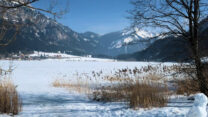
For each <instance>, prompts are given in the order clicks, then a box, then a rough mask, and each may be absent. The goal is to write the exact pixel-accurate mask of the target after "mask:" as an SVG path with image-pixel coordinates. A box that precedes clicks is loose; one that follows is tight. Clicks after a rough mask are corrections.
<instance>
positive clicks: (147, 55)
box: [117, 18, 208, 62]
mask: <svg viewBox="0 0 208 117" xmlns="http://www.w3.org/2000/svg"><path fill="white" fill-rule="evenodd" d="M199 35H200V43H199V47H200V56H201V57H206V56H208V38H207V37H208V18H207V19H205V20H203V21H202V22H201V23H200V28H199ZM191 57H192V54H191V49H190V46H189V42H187V41H186V40H184V39H183V38H181V37H173V36H167V37H165V38H164V39H158V40H156V41H155V42H154V43H152V44H151V45H150V46H149V47H148V48H146V49H145V50H142V51H138V52H135V53H133V54H123V55H119V56H118V57H117V58H118V59H122V60H136V61H164V62H165V61H177V62H179V61H189V60H191Z"/></svg>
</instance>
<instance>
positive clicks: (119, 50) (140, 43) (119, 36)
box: [97, 30, 155, 56]
mask: <svg viewBox="0 0 208 117" xmlns="http://www.w3.org/2000/svg"><path fill="white" fill-rule="evenodd" d="M134 31H135V32H133V31H125V30H123V31H117V32H112V33H108V34H105V35H102V36H100V37H99V38H98V39H97V40H98V41H99V43H100V46H98V48H97V53H102V54H105V55H108V56H117V55H119V54H129V53H133V52H136V51H141V50H144V49H145V48H147V47H148V46H149V45H150V44H151V43H152V42H154V40H155V39H150V37H153V36H154V35H153V34H151V33H148V32H146V31H143V30H142V31H139V30H134Z"/></svg>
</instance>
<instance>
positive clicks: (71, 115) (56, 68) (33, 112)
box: [0, 59, 192, 117]
mask: <svg viewBox="0 0 208 117" xmlns="http://www.w3.org/2000/svg"><path fill="white" fill-rule="evenodd" d="M10 63H11V62H10V61H6V60H1V61H0V66H1V67H2V68H5V69H7V68H8V67H9V64H10ZM149 64H151V65H158V64H161V63H154V62H153V63H147V62H112V61H97V62H92V61H68V60H67V59H61V60H58V59H57V60H56V59H47V60H42V61H13V62H12V65H13V67H14V68H15V69H14V71H13V73H12V74H11V77H12V79H13V81H14V83H15V84H16V85H17V86H18V87H17V90H18V92H19V93H20V96H21V98H22V101H23V111H22V112H21V113H20V115H18V116H19V117H57V116H59V117H83V116H84V117H185V115H186V113H187V112H188V110H189V108H190V107H191V106H192V103H191V102H188V103H187V102H186V101H187V100H186V99H178V100H177V99H175V98H174V99H173V100H172V102H170V103H169V104H168V106H167V107H164V108H153V109H139V110H132V109H129V108H128V106H127V105H126V104H125V103H100V102H94V101H91V100H89V99H88V97H87V96H86V95H83V94H77V93H74V92H70V91H68V90H66V89H62V88H54V87H52V82H53V81H54V80H55V79H57V78H59V77H66V78H69V79H71V80H73V79H75V75H74V74H76V73H77V72H79V73H80V74H81V73H86V74H88V73H91V72H92V71H100V70H102V71H103V72H105V73H111V71H112V70H117V69H121V68H127V67H128V68H130V69H133V68H135V67H138V68H139V67H142V66H146V65H149ZM164 64H166V65H172V63H164ZM2 116H3V117H4V116H6V115H2Z"/></svg>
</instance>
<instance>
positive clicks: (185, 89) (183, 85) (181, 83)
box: [176, 78, 200, 96]
mask: <svg viewBox="0 0 208 117" xmlns="http://www.w3.org/2000/svg"><path fill="white" fill-rule="evenodd" d="M197 92H200V88H199V85H198V81H197V80H194V79H191V78H186V79H182V80H176V93H177V94H180V95H188V96H189V95H191V94H195V93H197Z"/></svg>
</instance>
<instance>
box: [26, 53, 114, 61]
mask: <svg viewBox="0 0 208 117" xmlns="http://www.w3.org/2000/svg"><path fill="white" fill-rule="evenodd" d="M41 56H42V57H49V58H59V59H65V60H67V61H100V62H101V61H102V62H106V61H108V62H110V61H111V62H113V61H116V60H114V59H100V58H93V57H91V55H87V56H76V55H70V54H65V53H50V52H37V51H34V53H33V54H30V55H29V57H41Z"/></svg>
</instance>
